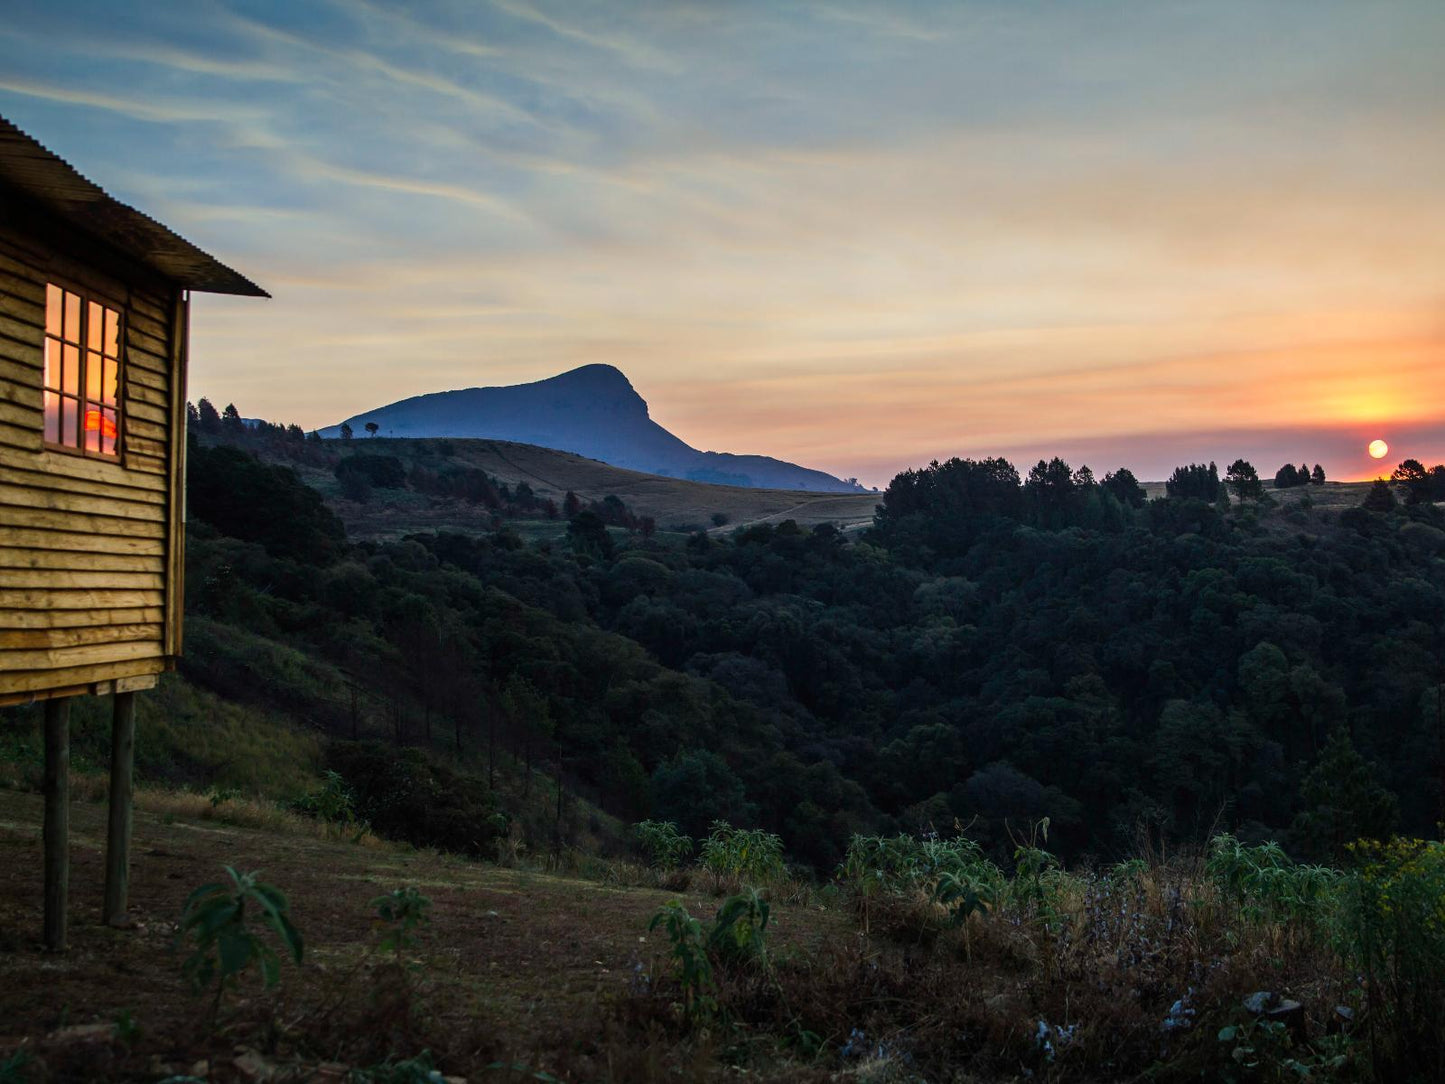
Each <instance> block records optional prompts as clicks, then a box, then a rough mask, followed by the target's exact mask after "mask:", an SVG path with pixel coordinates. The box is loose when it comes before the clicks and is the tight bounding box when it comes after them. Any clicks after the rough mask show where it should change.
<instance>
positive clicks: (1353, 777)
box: [1290, 726, 1400, 861]
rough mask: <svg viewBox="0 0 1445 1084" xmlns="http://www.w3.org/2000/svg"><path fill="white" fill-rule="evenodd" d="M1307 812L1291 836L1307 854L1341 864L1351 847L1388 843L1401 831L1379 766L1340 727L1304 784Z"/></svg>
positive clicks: (1298, 819) (1393, 799) (1393, 800)
mask: <svg viewBox="0 0 1445 1084" xmlns="http://www.w3.org/2000/svg"><path fill="white" fill-rule="evenodd" d="M1300 801H1301V804H1302V806H1303V808H1302V809H1301V810H1300V812H1299V814H1298V815H1297V816H1296V817H1295V819H1294V824H1293V825H1291V827H1290V833H1291V834H1292V835H1293V836H1294V838H1295V841H1296V843H1297V844H1298V845H1299V846H1300V848H1301V849H1302V850H1304V851H1305V852H1306V853H1308V854H1309V855H1311V856H1312V857H1315V858H1318V859H1322V860H1336V861H1337V860H1339V859H1340V858H1341V857H1342V856H1343V854H1344V849H1345V844H1347V843H1351V842H1353V841H1354V840H1356V839H1360V838H1368V839H1383V838H1384V837H1385V836H1387V835H1389V833H1390V831H1391V830H1392V829H1393V828H1394V827H1395V821H1396V818H1397V817H1398V816H1399V812H1400V810H1399V801H1398V800H1397V799H1396V797H1395V795H1394V794H1392V793H1391V792H1390V791H1389V790H1387V789H1385V787H1383V786H1382V785H1381V784H1380V781H1379V779H1378V778H1377V777H1376V774H1375V769H1374V766H1373V765H1372V764H1371V763H1370V762H1369V761H1368V760H1366V759H1365V758H1364V757H1362V756H1361V755H1360V754H1359V752H1358V751H1357V750H1356V749H1355V746H1354V743H1353V742H1351V741H1350V734H1349V731H1348V730H1346V729H1345V728H1344V727H1342V726H1340V727H1336V728H1335V730H1334V731H1333V732H1332V733H1331V734H1330V740H1329V741H1328V742H1327V743H1326V744H1325V748H1324V750H1323V751H1322V752H1321V753H1320V758H1319V760H1318V761H1316V763H1315V766H1314V767H1313V768H1311V769H1310V772H1309V774H1308V775H1306V776H1305V777H1304V781H1303V782H1302V783H1301V784H1300Z"/></svg>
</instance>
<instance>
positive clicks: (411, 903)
mask: <svg viewBox="0 0 1445 1084" xmlns="http://www.w3.org/2000/svg"><path fill="white" fill-rule="evenodd" d="M371 906H372V907H374V908H375V909H376V918H375V919H374V920H373V925H375V926H377V927H379V928H380V929H381V930H382V937H381V945H380V947H381V951H382V952H392V953H395V954H396V960H397V963H400V962H401V954H402V952H403V951H404V950H406V949H408V948H410V947H411V946H412V944H413V943H414V934H415V932H416V930H417V929H418V928H419V927H421V926H424V925H426V924H427V923H428V922H430V921H431V918H430V916H428V915H427V911H428V910H429V909H430V908H431V900H430V899H429V898H427V897H426V896H423V895H422V894H421V893H420V892H418V891H417V890H416V889H415V888H413V887H412V886H411V885H407V886H406V887H405V888H398V889H395V890H394V891H392V892H388V893H387V894H386V895H385V896H377V897H376V899H374V900H372V901H371Z"/></svg>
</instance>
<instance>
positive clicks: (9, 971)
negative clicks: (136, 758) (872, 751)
mask: <svg viewBox="0 0 1445 1084" xmlns="http://www.w3.org/2000/svg"><path fill="white" fill-rule="evenodd" d="M96 797H97V798H99V794H97V795H96ZM139 804H140V809H139V810H138V811H137V813H136V819H135V838H134V844H133V847H134V850H133V854H134V860H133V863H132V869H133V880H132V890H131V904H132V905H131V913H132V916H133V917H134V918H135V920H136V926H135V928H134V929H131V930H124V931H122V930H114V929H110V928H107V927H105V926H101V925H99V924H98V922H97V921H96V915H97V910H98V907H99V900H100V891H101V886H102V882H103V879H104V873H103V866H102V860H103V854H102V848H103V842H104V838H105V806H104V804H102V803H101V802H99V801H95V802H89V801H76V802H74V803H73V806H72V811H71V881H70V883H71V908H70V923H71V938H70V940H71V947H70V950H69V951H68V952H67V953H66V954H65V955H63V956H48V955H46V954H44V953H42V952H41V950H40V947H39V944H38V941H39V930H40V912H39V901H40V898H41V884H40V870H41V864H40V820H41V800H40V797H39V796H38V795H34V794H27V793H20V792H16V791H5V790H0V863H3V865H4V867H5V869H6V870H7V874H6V876H5V878H4V879H3V881H0V1074H3V1072H4V1068H3V1067H4V1066H5V1064H6V1061H7V1059H9V1058H12V1057H14V1056H15V1054H16V1052H18V1051H24V1052H25V1053H26V1055H27V1057H26V1058H23V1059H21V1060H22V1061H25V1062H28V1064H29V1066H30V1070H31V1071H32V1072H33V1074H34V1075H33V1076H23V1075H22V1076H13V1077H3V1076H0V1079H5V1080H6V1081H7V1084H8V1082H9V1081H11V1080H27V1079H56V1080H77V1081H79V1080H87V1081H88V1080H101V1079H106V1080H110V1079H135V1080H155V1079H159V1078H160V1077H163V1076H166V1075H167V1074H187V1073H189V1074H192V1075H194V1076H196V1077H199V1078H202V1079H206V1080H216V1081H232V1080H254V1079H257V1077H256V1076H254V1075H250V1074H248V1073H246V1072H243V1071H242V1070H241V1069H240V1068H238V1061H244V1060H245V1059H246V1058H247V1057H248V1056H249V1055H248V1054H247V1053H246V1051H252V1052H254V1053H255V1056H256V1057H257V1058H259V1059H261V1060H262V1061H263V1062H264V1063H265V1064H266V1065H268V1066H271V1067H273V1068H274V1069H276V1070H277V1071H278V1072H279V1071H284V1072H285V1073H288V1074H291V1075H288V1076H285V1077H284V1079H290V1080H303V1079H317V1080H321V1079H329V1080H339V1079H341V1075H340V1074H342V1073H344V1072H345V1071H346V1070H347V1069H350V1068H355V1067H358V1066H365V1065H373V1064H375V1063H378V1062H381V1061H383V1060H384V1059H385V1058H386V1057H387V1056H388V1055H390V1054H392V1053H395V1052H403V1053H415V1052H416V1051H419V1050H421V1049H423V1048H425V1049H429V1050H431V1051H432V1052H433V1053H434V1055H435V1056H436V1058H437V1059H438V1061H439V1062H441V1063H442V1064H444V1065H445V1066H446V1067H447V1071H448V1072H453V1073H456V1072H460V1073H465V1074H467V1075H468V1078H469V1079H474V1080H475V1079H485V1080H497V1081H505V1080H523V1079H535V1078H533V1077H530V1076H528V1075H526V1074H523V1073H519V1072H513V1071H506V1070H496V1069H491V1070H488V1069H487V1068H486V1067H487V1066H489V1065H491V1064H493V1063H494V1062H497V1061H502V1062H505V1063H507V1064H512V1063H517V1064H526V1065H532V1064H540V1063H542V1062H544V1061H545V1062H546V1063H547V1064H549V1065H555V1064H556V1062H557V1059H558V1050H559V1048H560V1049H562V1050H567V1049H569V1048H575V1049H576V1050H577V1051H578V1053H576V1054H574V1055H569V1057H568V1060H569V1061H570V1062H571V1063H572V1064H573V1065H574V1066H576V1068H577V1071H578V1074H579V1075H577V1076H575V1077H572V1076H569V1079H584V1080H585V1079H603V1078H605V1079H613V1080H637V1079H651V1078H652V1077H651V1076H650V1074H649V1073H648V1072H647V1071H646V1069H645V1067H644V1066H642V1065H640V1064H639V1065H638V1066H637V1068H636V1071H635V1072H634V1068H633V1066H632V1063H631V1062H630V1061H629V1059H631V1058H634V1057H635V1058H638V1059H643V1060H644V1061H645V1060H646V1059H647V1058H649V1057H657V1056H658V1054H657V1052H656V1051H652V1052H649V1050H648V1049H647V1048H646V1046H645V1045H644V1046H642V1047H637V1048H633V1047H632V1046H631V1044H623V1043H618V1044H615V1047H614V1046H613V1045H611V1044H609V1043H608V1041H607V1040H606V1037H605V1033H606V1031H607V1029H608V1028H612V1027H615V1026H616V1025H615V1023H610V1022H608V1021H607V1020H605V1019H604V1018H603V1014H602V1010H603V1007H604V1006H605V1005H606V1004H607V1003H608V1002H609V1000H611V999H615V998H619V997H623V996H625V995H626V993H627V991H628V989H629V984H630V983H632V982H634V980H635V976H636V974H637V973H638V972H637V970H636V969H637V968H638V967H639V965H640V966H641V968H642V970H643V971H644V972H659V973H660V972H664V971H665V970H666V962H665V959H664V958H663V957H664V955H665V941H663V940H662V939H661V938H660V937H651V936H649V934H648V931H647V922H648V919H649V918H650V916H651V915H652V914H653V913H654V912H655V911H656V910H657V909H658V908H659V907H660V906H661V905H662V904H663V903H664V902H666V901H667V900H669V899H672V898H675V896H676V894H675V893H668V892H663V891H661V890H658V889H650V888H635V887H622V886H609V885H607V884H602V883H598V882H597V881H584V880H579V879H578V878H576V877H569V876H559V875H550V874H547V873H540V872H528V871H521V870H514V869H505V868H500V867H497V866H492V865H482V864H479V863H475V862H470V861H466V860H464V859H460V858H455V857H451V856H447V855H441V854H437V853H433V852H425V851H416V850H413V849H411V848H408V847H405V846H401V845H395V844H382V843H378V842H377V841H375V840H374V839H371V838H368V840H367V841H366V845H358V844H354V843H350V842H346V841H340V840H328V839H325V838H321V837H320V835H319V833H318V832H316V831H315V830H313V829H308V828H307V827H306V825H307V824H308V822H305V821H300V820H299V819H298V818H294V817H290V818H289V821H290V822H291V823H287V820H288V818H287V817H274V816H273V817H271V818H269V819H267V818H257V817H256V816H255V815H254V814H249V813H247V810H249V809H250V808H251V807H250V806H244V805H243V806H240V807H238V812H239V813H240V816H239V817H237V818H236V819H239V820H242V821H243V822H246V823H253V822H254V823H256V824H259V825H263V826H262V827H246V826H242V825H238V824H229V823H225V820H223V819H218V818H223V817H225V816H226V811H225V810H224V809H221V810H219V811H212V810H211V809H210V808H209V807H206V809H205V812H206V813H208V814H211V815H208V816H206V817H204V818H203V817H202V816H201V812H202V807H205V806H206V803H205V802H204V801H195V800H191V801H187V800H186V799H185V798H184V797H177V798H174V799H172V800H170V801H167V800H165V799H164V798H162V797H159V796H154V795H153V796H151V797H150V798H149V800H148V799H147V797H146V796H145V795H142V797H141V800H140V802H139ZM298 824H299V827H298ZM222 863H226V864H230V865H234V866H235V867H237V868H238V869H241V870H250V869H261V870H263V871H264V879H265V880H266V881H268V882H271V883H274V884H276V885H278V886H280V887H281V888H283V889H284V891H285V892H286V893H287V895H288V896H289V899H290V903H291V910H292V915H293V917H294V921H295V923H296V925H297V926H298V927H299V928H300V929H301V931H302V933H303V936H304V937H305V939H306V957H305V964H304V966H303V967H301V968H299V969H297V968H295V967H293V966H292V965H291V964H290V963H289V961H288V962H287V963H286V965H285V966H284V970H283V980H282V982H281V984H280V986H279V987H278V988H277V990H276V991H274V992H272V993H266V992H265V991H263V990H262V989H261V987H260V984H259V982H256V981H249V982H247V983H246V984H245V985H244V986H243V987H241V988H240V989H238V990H237V991H235V993H234V994H233V995H231V996H230V997H228V1000H227V1004H226V1007H225V1008H224V1010H223V1012H222V1015H221V1018H220V1025H219V1026H218V1028H217V1029H216V1031H215V1032H214V1033H213V1032H211V1031H210V1030H209V1029H208V1027H207V1025H206V1021H205V1019H204V1017H205V1012H206V1009H207V999H206V998H204V997H198V996H196V995H195V994H193V993H192V992H191V990H190V989H189V988H188V987H187V985H186V983H185V981H184V980H183V978H182V976H181V973H180V969H179V965H180V962H181V959H182V958H183V957H182V955H181V954H178V953H177V951H176V950H175V948H174V946H173V937H174V929H175V923H176V920H177V919H178V917H179V916H180V914H181V911H182V908H183V906H184V905H185V901H186V897H187V895H188V894H189V893H190V892H191V890H192V889H194V888H195V887H197V886H199V885H201V884H203V883H205V882H207V881H212V880H215V879H217V876H218V875H222V870H221V865H222ZM402 885H412V886H415V887H417V888H418V889H420V890H421V891H422V892H423V893H424V894H425V895H427V896H428V897H429V898H430V899H431V901H432V908H431V922H430V924H429V925H428V926H426V927H425V928H424V929H423V930H422V932H421V933H420V934H419V936H418V938H417V941H416V944H415V946H414V949H413V950H411V951H409V952H408V953H407V954H406V956H405V958H404V960H403V964H404V967H403V969H402V970H403V971H404V974H401V973H398V971H397V969H396V968H395V967H394V966H393V965H391V964H390V963H389V960H390V957H389V956H388V955H386V954H383V953H379V952H378V951H377V948H376V946H377V941H378V938H377V936H376V933H375V930H374V928H373V917H374V913H373V909H372V907H371V906H370V901H371V900H372V899H373V898H374V897H376V896H379V895H381V894H383V893H386V892H390V891H391V890H393V889H395V888H398V887H400V886H402ZM685 899H686V902H687V905H688V907H689V908H690V909H692V910H693V911H694V912H695V913H709V912H710V909H711V908H715V907H716V902H715V901H713V900H711V899H709V898H707V897H705V896H703V895H702V894H700V893H697V892H691V893H686V894H685ZM796 914H797V909H794V908H789V907H788V906H787V905H779V906H778V907H777V908H776V912H775V917H774V928H775V930H776V935H777V937H778V939H779V943H780V944H782V945H787V944H790V943H792V944H797V943H798V941H799V939H800V938H802V937H803V936H804V935H805V930H806V931H810V934H809V935H812V934H816V933H817V932H819V931H820V930H821V929H823V928H826V925H827V923H826V922H824V923H822V924H820V923H819V922H818V920H817V919H816V918H815V917H813V916H810V917H809V919H808V922H807V925H806V927H805V926H804V925H803V924H802V923H801V922H799V921H796V920H795V916H796ZM249 978H250V979H252V980H254V979H255V976H254V975H252V976H249ZM117 1021H129V1022H130V1023H128V1024H125V1025H123V1026H122V1027H121V1028H120V1029H117V1028H116V1027H115V1024H116V1022H117ZM132 1027H133V1028H134V1031H135V1034H133V1035H132V1034H130V1031H131V1028H132ZM598 1059H601V1062H599V1060H598ZM609 1060H610V1061H611V1064H610V1065H608V1064H605V1062H607V1061H609ZM201 1062H205V1063H207V1064H205V1065H198V1063H201ZM323 1063H331V1065H330V1068H329V1070H327V1071H330V1072H332V1073H333V1074H334V1075H331V1076H324V1075H320V1076H318V1075H316V1074H317V1073H318V1070H319V1067H322V1065H323ZM478 1074H481V1075H478ZM261 1078H262V1079H267V1078H266V1077H265V1076H264V1075H263V1076H262V1077H261ZM397 1079H403V1078H400V1077H398V1078H397ZM404 1079H406V1080H412V1079H420V1078H411V1077H407V1078H404Z"/></svg>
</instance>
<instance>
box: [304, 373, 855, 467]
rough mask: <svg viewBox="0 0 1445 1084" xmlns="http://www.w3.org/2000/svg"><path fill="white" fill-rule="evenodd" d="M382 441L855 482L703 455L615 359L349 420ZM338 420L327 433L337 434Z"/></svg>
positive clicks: (748, 459) (769, 462)
mask: <svg viewBox="0 0 1445 1084" xmlns="http://www.w3.org/2000/svg"><path fill="white" fill-rule="evenodd" d="M367 422H375V423H376V424H377V425H378V426H380V435H381V436H386V437H479V438H489V439H493V440H509V441H516V442H518V443H521V444H536V445H540V446H541V447H543V448H556V449H558V450H560V451H566V452H576V453H577V454H578V455H584V456H588V457H589V458H592V459H600V460H602V461H603V462H604V463H611V464H612V465H614V466H618V467H626V468H627V469H629V470H636V471H643V472H645V473H647V474H660V475H662V476H664V477H668V478H685V479H688V480H690V481H694V482H709V483H712V484H715V485H727V486H746V487H751V488H759V489H794V490H807V491H810V492H815V493H819V492H821V493H857V492H861V491H862V487H861V486H859V485H857V484H856V483H850V482H845V481H843V480H842V479H839V478H834V477H833V476H832V475H831V474H825V473H824V472H823V471H818V470H810V469H808V468H807V467H800V466H798V465H797V464H795V463H787V462H784V461H783V460H781V459H773V458H771V457H769V456H765V455H733V454H731V453H729V452H702V451H699V450H698V449H696V448H694V447H692V446H691V445H689V444H687V443H686V442H685V441H683V440H681V439H679V438H678V437H676V436H674V435H673V434H672V433H669V432H668V431H667V430H666V429H664V428H663V427H662V426H660V425H658V424H657V423H656V422H655V421H653V420H652V418H651V417H649V415H648V413H647V402H646V401H645V400H644V399H643V398H642V396H640V395H638V394H637V392H636V391H635V390H634V389H633V387H632V385H631V383H629V382H628V380H627V377H626V376H624V375H623V374H622V373H621V372H620V371H619V370H617V369H614V368H613V367H612V366H611V365H584V366H582V367H581V368H580V369H573V370H572V371H571V372H566V373H562V374H561V375H560V376H554V377H551V378H549V379H547V380H538V381H536V382H535V383H532V384H515V385H512V386H510V387H501V388H467V389H465V390H462V391H442V392H434V393H432V394H430V395H418V396H415V397H413V398H411V399H403V400H401V401H400V402H397V403H392V404H391V405H390V406H384V407H379V408H377V409H376V410H368V411H365V412H363V413H361V414H357V415H354V416H352V417H350V418H347V419H346V424H348V425H350V426H351V428H352V430H353V431H354V432H355V433H356V435H357V436H358V437H359V436H362V435H363V431H364V427H365V426H366V423H367ZM339 431H340V427H339V426H333V427H331V428H330V429H324V430H322V435H323V436H329V437H334V436H336V435H338V433H339Z"/></svg>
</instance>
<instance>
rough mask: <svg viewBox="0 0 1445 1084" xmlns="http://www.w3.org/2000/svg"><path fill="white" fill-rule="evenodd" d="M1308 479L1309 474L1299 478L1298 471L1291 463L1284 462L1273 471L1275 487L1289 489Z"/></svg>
mask: <svg viewBox="0 0 1445 1084" xmlns="http://www.w3.org/2000/svg"><path fill="white" fill-rule="evenodd" d="M1308 480H1309V475H1308V474H1306V475H1305V476H1304V477H1303V478H1301V477H1300V472H1299V471H1297V470H1295V465H1294V464H1293V463H1286V464H1285V465H1284V466H1282V467H1280V468H1279V470H1277V471H1275V472H1274V488H1275V489H1290V488H1292V487H1294V486H1298V485H1303V484H1304V483H1305V482H1306V481H1308Z"/></svg>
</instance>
